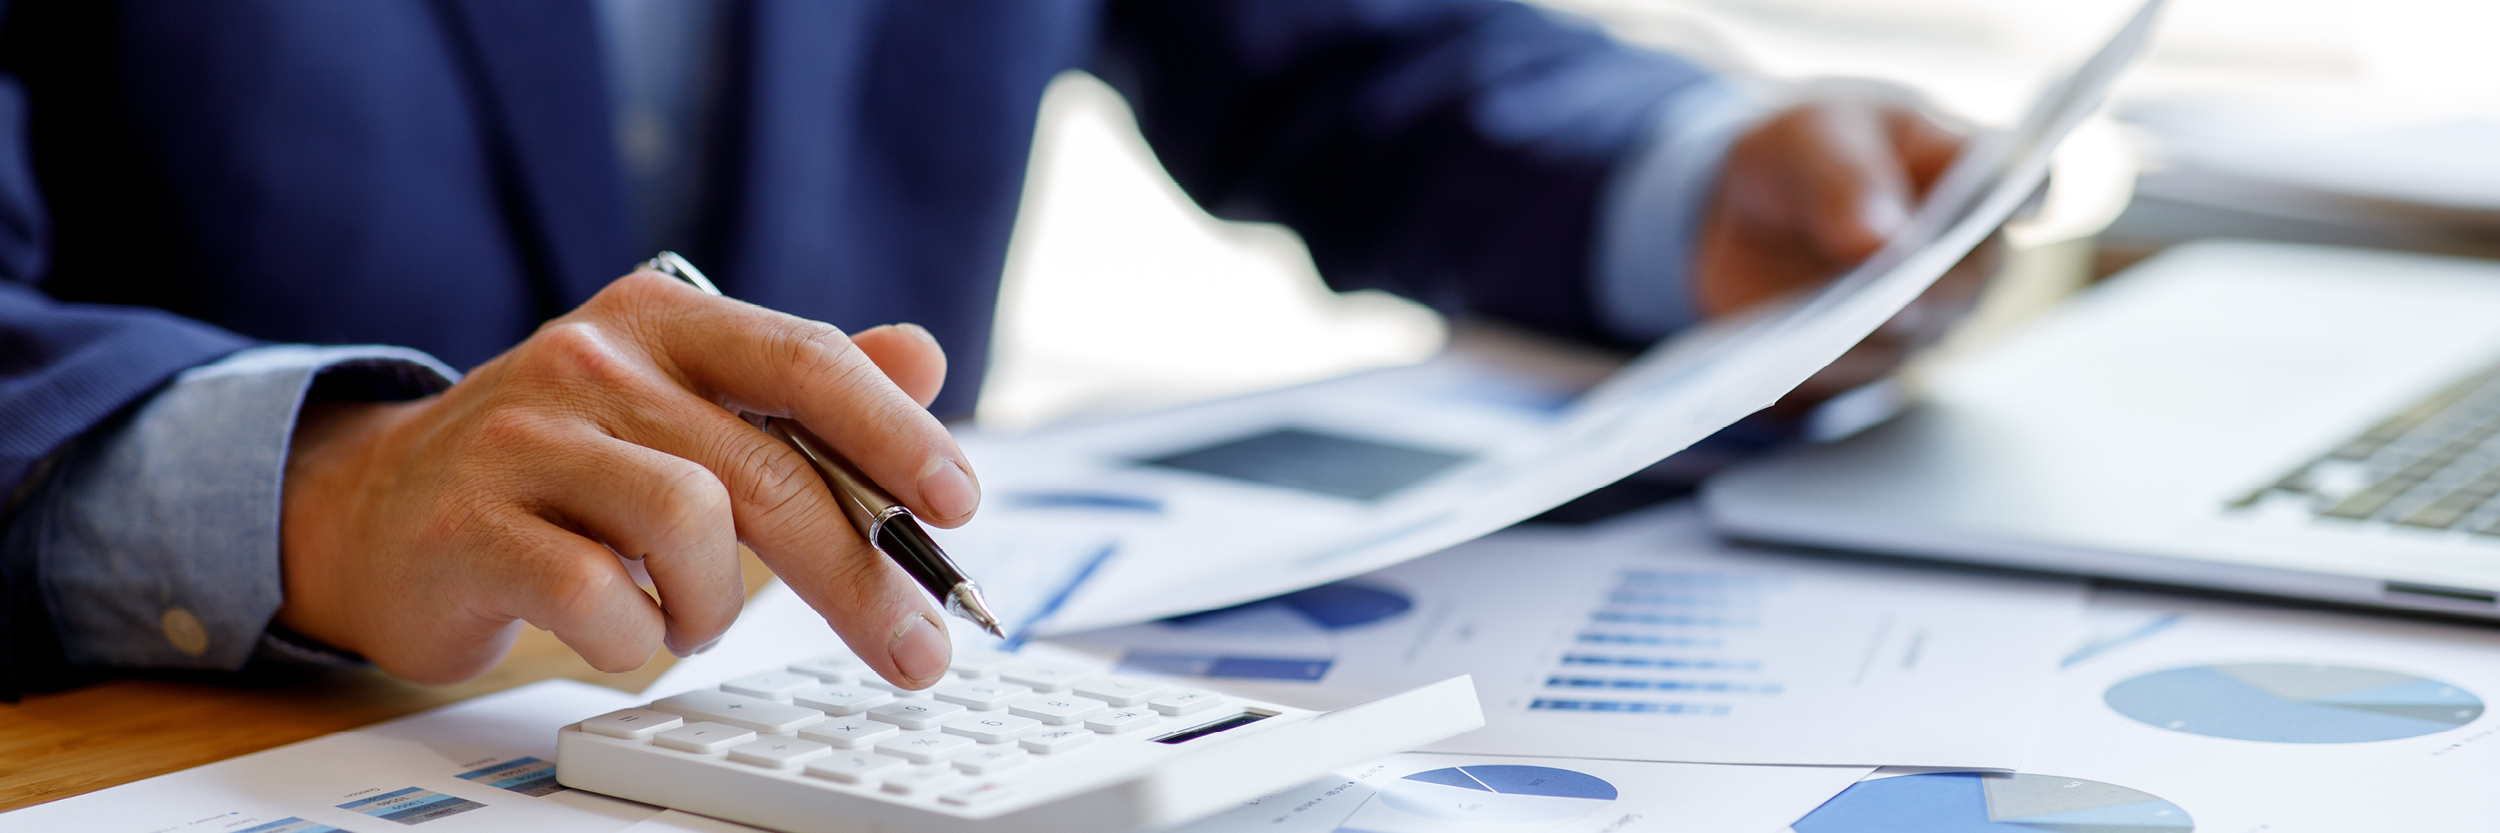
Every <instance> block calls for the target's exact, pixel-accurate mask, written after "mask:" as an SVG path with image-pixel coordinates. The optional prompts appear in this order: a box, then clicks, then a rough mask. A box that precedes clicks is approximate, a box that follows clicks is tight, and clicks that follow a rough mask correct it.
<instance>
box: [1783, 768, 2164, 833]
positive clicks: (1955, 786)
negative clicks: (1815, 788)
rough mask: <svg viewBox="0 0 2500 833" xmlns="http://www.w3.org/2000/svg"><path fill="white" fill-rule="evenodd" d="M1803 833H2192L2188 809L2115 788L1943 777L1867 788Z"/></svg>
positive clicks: (1799, 826)
mask: <svg viewBox="0 0 2500 833" xmlns="http://www.w3.org/2000/svg"><path fill="white" fill-rule="evenodd" d="M1794 829H1795V830H1796V831H1797V833H1991V832H1992V831H1993V833H2040V831H2051V832H2052V833H2190V831H2193V830H2195V829H2196V822H2195V820H2194V819H2192V818H2190V817H2189V816H2188V812H2187V810H2186V809H2184V808H2181V807H2180V806H2179V805H2176V804H2172V803H2170V802H2168V801H2164V800H2162V799H2161V798H2160V797H2158V796H2154V795H2152V794H2150V793H2145V792H2141V791H2138V790H2133V789H2128V788H2126V787H2121V786H2118V785H2116V784H2104V783H2101V782H2099V781H2087V780H2084V779H2081V778H2062V777H2058V776H2053V775H2005V774H1998V773H1986V774H1983V773H1976V772H1944V773H1930V774H1923V775H1904V776H1900V777H1897V778H1879V779H1876V780H1872V781H1860V782H1858V783H1856V784H1853V785H1851V786H1850V787H1849V789H1848V790H1846V791H1844V792H1842V793H1841V794H1840V795H1838V796H1835V797H1833V798H1832V800H1830V801H1827V802H1824V803H1823V806H1821V807H1817V808H1815V810H1814V812H1812V813H1809V814H1807V815H1806V817H1805V818H1803V819H1799V820H1798V821H1797V823H1796V825H1794Z"/></svg>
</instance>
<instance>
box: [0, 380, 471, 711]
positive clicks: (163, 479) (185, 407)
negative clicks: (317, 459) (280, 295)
mask: <svg viewBox="0 0 2500 833" xmlns="http://www.w3.org/2000/svg"><path fill="white" fill-rule="evenodd" d="M457 378H459V373H458V372H457V371H454V370H452V369H451V368H450V367H447V366H445V365H444V364H443V363H442V362H439V361H436V360H435V359H434V358H433V357H431V356H428V355H425V354H424V353H420V352H417V351H414V350H408V349H404V348H397V347H313V346H306V345H278V346H271V347H261V348H255V349H250V350H245V351H242V352H239V353H235V354H234V355H232V356H229V357H227V358H226V359H225V360H223V361H219V362H217V363H215V364H209V365H203V366H201V367H196V368H192V369H191V370H189V371H186V372H184V373H183V374H182V375H180V376H177V377H175V379H174V381H173V382H172V383H171V384H169V385H168V386H166V387H165V389H163V390H161V391H159V392H157V393H156V394H155V395H154V396H152V397H150V398H149V399H148V400H147V401H145V402H143V403H141V404H140V405H139V406H138V407H137V408H136V409H134V410H133V411H132V412H131V413H130V414H129V415H128V416H126V417H123V418H121V419H120V420H117V421H116V422H112V423H107V424H106V425H105V426H103V427H102V428H99V429H98V430H96V431H95V432H93V433H91V434H89V435H88V436H87V437H86V438H85V439H82V440H81V441H80V442H79V444H78V446H77V447H75V448H74V449H73V450H72V451H71V452H70V453H69V454H68V455H67V456H65V457H64V458H62V460H61V462H60V465H59V467H58V469H56V470H55V471H54V472H53V474H52V477H51V479H50V480H49V481H47V483H46V484H45V486H44V487H43V488H42V491H41V493H39V494H37V495H36V496H34V497H33V498H32V500H31V501H30V502H29V503H28V504H27V506H26V507H25V511H24V513H23V514H22V515H21V516H20V517H19V519H18V521H17V522H16V523H14V524H12V525H11V526H10V528H9V529H8V531H7V532H8V536H9V539H10V540H8V541H7V542H6V544H7V546H8V547H9V548H10V549H13V550H17V551H19V552H26V551H28V550H29V549H31V551H32V552H33V553H34V556H35V558H36V564H37V569H36V575H37V576H38V580H39V582H40V589H41V592H42V593H43V594H44V600H45V603H46V605H47V606H48V607H49V608H50V609H51V613H52V619H53V623H54V626H55V628H56V631H57V633H59V635H60V639H61V647H62V652H63V655H64V658H65V659H66V660H67V661H68V662H69V663H70V664H72V665H78V666H107V667H122V668H183V669H203V670H225V671H232V670H239V669H241V668H242V667H243V666H244V664H245V663H246V662H248V661H249V660H250V659H251V658H252V656H253V654H254V653H255V651H257V650H261V649H263V648H265V647H266V646H264V645H263V642H264V633H265V632H266V631H267V629H268V627H269V625H270V619H271V618H272V617H274V616H276V615H277V611H278V606H279V603H280V602H281V601H282V600H283V595H282V594H283V588H282V585H281V582H280V573H279V564H278V545H279V527H278V511H279V506H280V502H281V499H282V497H283V495H284V489H283V482H282V480H283V475H284V473H285V469H286V456H287V448H288V443H289V441H290V440H291V439H292V438H293V436H294V432H295V417H296V414H297V413H298V412H299V411H301V410H302V406H303V403H304V400H305V398H306V396H307V394H308V393H309V392H311V391H312V390H313V388H314V386H315V383H316V381H318V383H319V387H320V392H321V394H322V395H323V396H324V397H325V398H335V399H362V400H369V401H388V400H399V399H413V398H416V397H419V396H425V395H428V394H431V393H434V392H437V391H440V390H442V389H444V388H446V387H449V386H450V385H451V383H452V382H453V381H454V380H456V379H457Z"/></svg>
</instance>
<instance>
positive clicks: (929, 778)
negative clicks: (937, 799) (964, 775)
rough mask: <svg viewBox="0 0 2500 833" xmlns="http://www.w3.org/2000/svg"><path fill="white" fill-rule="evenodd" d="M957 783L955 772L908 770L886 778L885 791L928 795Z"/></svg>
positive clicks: (941, 769) (948, 770)
mask: <svg viewBox="0 0 2500 833" xmlns="http://www.w3.org/2000/svg"><path fill="white" fill-rule="evenodd" d="M955 781H956V777H955V771H954V770H951V769H943V768H939V769H907V770H904V771H902V772H898V773H895V774H893V775H888V776H886V777H885V791H886V792H890V793H899V794H902V795H927V794H929V793H932V792H936V791H937V790H938V788H940V787H944V786H947V785H949V784H953V783H955Z"/></svg>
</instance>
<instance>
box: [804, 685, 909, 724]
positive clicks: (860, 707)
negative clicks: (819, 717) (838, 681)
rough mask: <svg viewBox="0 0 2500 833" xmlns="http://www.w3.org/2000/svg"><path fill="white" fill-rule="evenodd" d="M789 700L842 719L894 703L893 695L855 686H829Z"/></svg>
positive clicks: (820, 687)
mask: <svg viewBox="0 0 2500 833" xmlns="http://www.w3.org/2000/svg"><path fill="white" fill-rule="evenodd" d="M790 700H791V702H794V703H797V704H799V705H802V706H806V707H808V708H811V709H816V710H818V711H822V712H824V713H826V714H830V715H833V716H836V717H842V716H847V715H854V714H858V713H860V712H864V711H867V710H869V709H873V708H876V707H878V706H882V705H885V704H887V703H891V702H894V695H891V694H887V693H885V692H882V691H878V690H876V689H873V688H861V687H859V686H855V685H829V686H819V687H816V688H811V689H808V690H805V691H801V692H799V693H797V694H795V695H792V696H791V697H790Z"/></svg>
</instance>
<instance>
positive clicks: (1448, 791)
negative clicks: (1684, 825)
mask: <svg viewBox="0 0 2500 833" xmlns="http://www.w3.org/2000/svg"><path fill="white" fill-rule="evenodd" d="M1379 800H1380V801H1381V802H1383V803H1386V804H1388V805H1389V806H1391V807H1394V808H1397V809H1399V810H1403V811H1405V812H1407V813H1412V814H1414V815H1417V816H1423V817H1426V818H1435V819H1447V820H1451V821H1466V822H1476V823H1504V822H1507V823H1523V822H1542V821H1562V820H1565V819H1576V818H1579V817H1581V816H1585V815H1588V814H1589V813H1592V812H1596V811H1597V810H1599V809H1602V808H1604V807H1605V806H1606V804H1607V803H1609V802H1612V801H1614V800H1615V785H1613V784H1610V783H1607V782H1606V780H1605V779H1602V778H1598V777H1597V776H1594V775H1589V774H1587V773H1583V772H1574V771H1571V770H1568V769H1556V768H1553V767H1543V766H1506V765H1484V766H1463V767H1460V766H1454V767H1445V768H1442V769H1435V770H1430V771H1426V772H1418V773H1415V774H1413V775H1409V776H1406V777H1405V778H1401V779H1398V780H1396V781H1392V782H1389V784H1388V785H1386V786H1383V787H1381V789H1380V796H1379Z"/></svg>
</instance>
